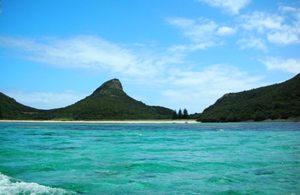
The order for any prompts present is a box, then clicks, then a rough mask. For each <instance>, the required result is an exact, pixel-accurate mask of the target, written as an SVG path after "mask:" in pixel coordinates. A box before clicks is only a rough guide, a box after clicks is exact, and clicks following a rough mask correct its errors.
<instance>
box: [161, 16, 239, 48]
mask: <svg viewBox="0 0 300 195" xmlns="http://www.w3.org/2000/svg"><path fill="white" fill-rule="evenodd" d="M167 22H168V23H169V24H170V25H173V26H175V27H177V28H179V29H180V30H181V32H182V33H183V35H184V36H185V37H187V38H188V39H189V40H190V41H191V42H192V43H191V44H187V45H176V46H173V47H172V48H171V49H172V50H181V51H184V50H196V49H205V48H208V47H212V46H214V45H217V43H218V42H220V41H219V40H220V38H221V37H224V36H229V35H233V34H234V33H235V29H233V28H231V27H229V26H221V25H218V24H217V23H215V22H214V21H212V20H208V19H204V18H199V19H195V20H194V19H187V18H178V17H177V18H168V19H167Z"/></svg>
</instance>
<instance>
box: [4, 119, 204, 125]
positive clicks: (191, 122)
mask: <svg viewBox="0 0 300 195" xmlns="http://www.w3.org/2000/svg"><path fill="white" fill-rule="evenodd" d="M0 123H76V124H196V123H200V122H197V121H196V120H191V119H189V120H99V121H62V120H0Z"/></svg>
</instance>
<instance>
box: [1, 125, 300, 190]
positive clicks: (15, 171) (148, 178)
mask: <svg viewBox="0 0 300 195" xmlns="http://www.w3.org/2000/svg"><path fill="white" fill-rule="evenodd" d="M0 172H1V173H0V194H18V193H19V194H22V193H24V194H30V193H37V194H39V193H43V194H142V193H143V194H299V193H300V187H299V186H300V184H299V181H300V123H293V122H264V123H199V124H72V123H67V124H66V123H13V122H12V123H0Z"/></svg>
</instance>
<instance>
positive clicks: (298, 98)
mask: <svg viewBox="0 0 300 195" xmlns="http://www.w3.org/2000/svg"><path fill="white" fill-rule="evenodd" d="M299 117H300V74H298V75H296V76H295V77H294V78H292V79H290V80H287V81H285V82H283V83H280V84H274V85H270V86H266V87H261V88H257V89H252V90H249V91H243V92H239V93H229V94H225V95H224V96H223V97H221V98H220V99H218V100H217V101H216V103H215V104H213V105H211V106H209V107H208V108H206V109H205V110H204V111H203V113H202V114H201V115H200V117H199V118H198V120H199V121H202V122H234V121H247V120H254V121H261V120H265V119H287V118H299Z"/></svg>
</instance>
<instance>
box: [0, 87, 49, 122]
mask: <svg viewBox="0 0 300 195" xmlns="http://www.w3.org/2000/svg"><path fill="white" fill-rule="evenodd" d="M42 112H43V110H38V109H35V108H31V107H28V106H25V105H23V104H20V103H18V102H17V101H16V100H15V99H13V98H11V97H8V96H7V95H5V94H3V93H1V92H0V118H4V119H36V118H39V116H40V115H41V113H42Z"/></svg>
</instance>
